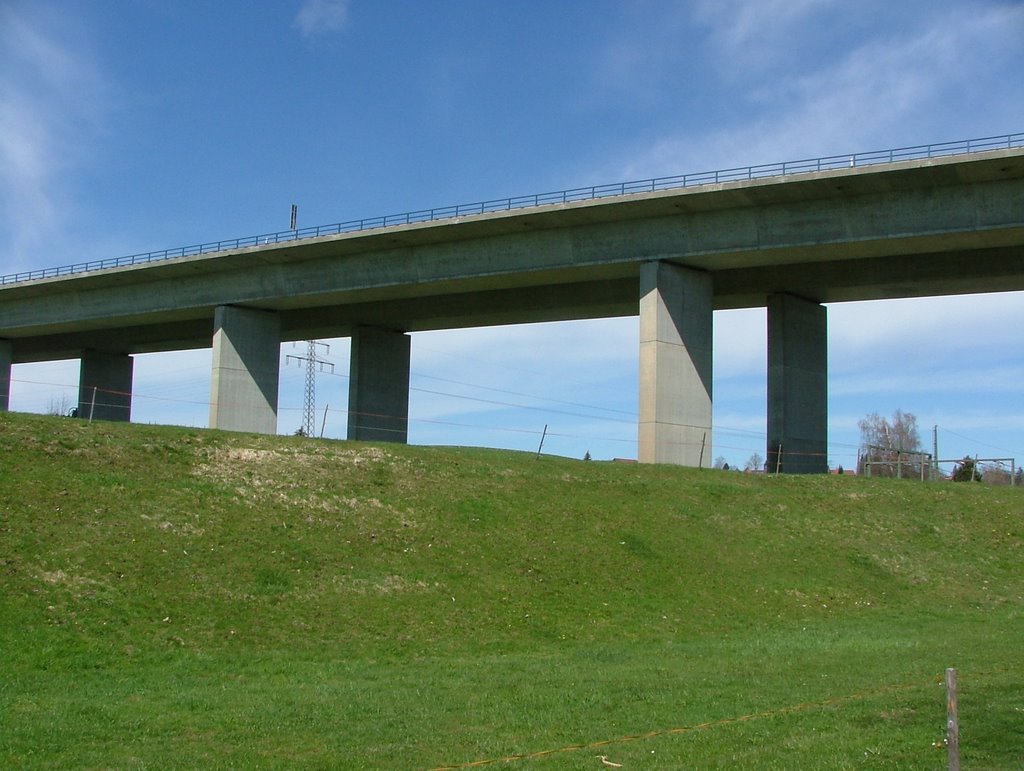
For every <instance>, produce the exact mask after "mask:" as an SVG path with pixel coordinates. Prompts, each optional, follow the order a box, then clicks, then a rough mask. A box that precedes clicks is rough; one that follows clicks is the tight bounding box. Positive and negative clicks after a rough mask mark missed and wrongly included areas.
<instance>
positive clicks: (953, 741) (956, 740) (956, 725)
mask: <svg viewBox="0 0 1024 771" xmlns="http://www.w3.org/2000/svg"><path fill="white" fill-rule="evenodd" d="M946 749H947V750H948V751H949V771H960V718H959V716H958V715H957V703H956V670H955V669H952V668H950V669H947V670H946Z"/></svg>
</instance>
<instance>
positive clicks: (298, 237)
mask: <svg viewBox="0 0 1024 771" xmlns="http://www.w3.org/2000/svg"><path fill="white" fill-rule="evenodd" d="M1015 147H1024V133H1020V134H1004V135H1002V136H994V137H983V138H980V139H965V140H960V141H958V142H940V143H938V144H931V145H915V146H913V147H899V148H895V149H892V150H875V151H872V152H866V153H852V154H846V155H830V156H826V157H824V158H808V159H804V160H798V161H784V162H782V163H766V164H761V165H759V166H742V167H737V168H733V169H718V170H716V171H702V172H698V173H696V174H682V175H678V176H674V177H656V178H654V179H645V180H636V181H633V182H618V183H614V184H607V185H591V186H590V187H577V188H572V189H569V190H559V191H556V192H550V193H535V194H533V195H521V196H514V197H512V198H498V199H494V200H491V201H481V202H479V203H470V204H458V205H456V206H441V207H438V208H435V209H420V210H418V211H410V212H404V213H402V214H389V215H386V216H384V217H369V218H366V219H359V220H349V221H348V222H339V223H335V224H333V225H316V226H312V227H307V228H299V229H297V230H279V231H277V232H275V233H264V234H261V235H255V236H244V237H242V238H231V239H226V240H223V241H209V242H207V243H203V244H194V245H192V246H179V247H175V248H173V249H164V250H162V251H158V252H143V253H140V254H131V255H128V256H125V257H112V258H109V259H105V260H92V261H90V262H79V263H75V264H74V265H63V266H61V267H58V268H43V269H41V270H29V271H23V272H21V273H10V274H8V275H5V276H0V285H4V284H14V283H18V282H21V281H35V280H38V279H43V278H56V277H59V276H70V275H73V274H76V273H87V272H90V271H94V270H103V269H106V268H121V267H126V266H130V265H143V264H146V263H150V262H160V261H162V260H171V259H175V258H178V257H191V256H194V255H199V254H210V253H213V252H224V251H229V250H232V249H241V248H244V247H249V246H263V245H265V244H280V243H287V242H290V241H302V240H304V239H308V238H319V237H321V236H333V235H340V234H343V233H358V232H362V231H366V230H379V229H381V228H387V227H394V226H396V225H412V224H416V223H421V222H436V221H439V220H450V219H456V218H458V217H463V216H467V215H471V214H486V213H488V212H498V211H511V210H513V209H528V208H533V207H537V206H546V205H552V204H564V203H570V202H573V201H592V200H597V199H601V198H610V197H614V196H624V195H631V194H635V193H649V192H655V191H658V190H672V189H677V188H686V187H695V186H698V185H711V184H718V183H721V182H734V181H738V180H749V179H764V178H766V177H783V176H786V175H789V174H803V173H809V172H815V171H828V170H830V169H840V168H854V167H861V166H876V165H879V164H883V163H895V162H896V161H907V160H918V159H922V158H939V157H943V156H950V155H967V154H969V153H980V152H986V151H989V150H1002V149H1012V148H1015Z"/></svg>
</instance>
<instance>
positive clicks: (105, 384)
mask: <svg viewBox="0 0 1024 771" xmlns="http://www.w3.org/2000/svg"><path fill="white" fill-rule="evenodd" d="M134 370H135V361H134V360H133V359H132V357H131V356H129V355H128V354H126V353H108V352H106V351H93V350H88V351H82V363H81V367H80V369H79V375H78V417H80V418H86V419H88V420H117V421H123V422H128V421H130V420H131V419H132V376H133V374H134Z"/></svg>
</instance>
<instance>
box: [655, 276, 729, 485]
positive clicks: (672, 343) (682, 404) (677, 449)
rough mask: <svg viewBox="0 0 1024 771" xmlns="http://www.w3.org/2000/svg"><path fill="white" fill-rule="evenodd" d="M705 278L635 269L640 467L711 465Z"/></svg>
mask: <svg viewBox="0 0 1024 771" xmlns="http://www.w3.org/2000/svg"><path fill="white" fill-rule="evenodd" d="M712 295H713V287H712V283H711V275H710V274H709V273H705V272H703V271H699V270H693V269H691V268H684V267H680V266H678V265H672V264H670V263H665V262H648V263H645V264H644V265H642V266H641V268H640V426H639V445H638V451H637V457H638V459H639V461H640V462H641V463H673V464H676V465H679V466H710V465H711V367H712V355H711V345H712V344H711V330H712V310H713V305H712Z"/></svg>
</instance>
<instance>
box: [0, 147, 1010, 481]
mask: <svg viewBox="0 0 1024 771" xmlns="http://www.w3.org/2000/svg"><path fill="white" fill-rule="evenodd" d="M1010 290H1024V147H1021V146H1015V147H1007V148H1006V149H1000V150H991V151H985V152H970V153H966V154H961V155H954V156H948V157H938V158H918V159H913V160H905V161H894V162H891V163H881V164H878V165H873V166H868V167H859V166H853V167H849V168H833V169H828V170H823V171H810V172H801V173H795V174H784V175H780V176H775V177H768V178H762V179H738V180H731V181H726V182H717V183H715V182H712V183H709V184H703V185H696V186H691V187H685V188H682V189H668V190H654V191H645V192H636V193H627V194H624V195H616V196H611V197H605V198H599V199H595V200H583V201H566V202H557V203H551V204H542V205H538V206H531V207H529V208H519V209H511V210H502V211H495V212H483V213H479V214H470V215H466V216H457V217H451V218H449V219H444V220H439V221H424V222H409V223H402V224H399V225H392V226H386V227H380V228H377V229H374V230H366V231H360V232H352V233H338V234H332V235H325V236H319V237H312V238H305V239H303V240H299V241H291V242H286V243H270V244H255V245H251V246H240V247H236V248H230V249H227V250H225V251H220V252H215V253H203V254H195V255H190V256H183V257H179V258H176V259H167V260H163V261H160V262H152V263H148V264H137V265H127V266H121V267H114V268H107V269H101V270H95V271H89V272H84V273H78V274H73V275H67V276H57V277H51V278H41V279H35V280H28V281H19V282H16V283H10V284H3V285H0V409H7V408H8V406H9V393H10V371H11V365H12V364H16V363H23V362H38V361H47V360H57V359H68V358H80V359H81V375H80V398H79V401H80V409H81V410H83V412H84V411H86V410H87V409H88V408H89V407H90V406H91V405H90V399H91V398H92V397H91V395H92V394H93V393H95V392H97V391H98V392H100V393H107V394H108V396H109V398H106V399H102V400H101V403H100V404H98V405H96V407H95V410H96V412H95V415H96V417H101V418H106V419H114V420H128V419H129V418H130V411H131V396H130V394H131V388H132V372H133V364H132V358H131V357H132V354H136V353H143V352H153V351H169V350H180V349H191V348H208V347H210V346H211V345H212V348H213V372H212V387H211V407H210V426H211V427H213V428H222V429H228V430H238V431H255V432H264V433H273V432H276V430H277V395H278V377H279V371H278V370H279V361H280V355H279V349H280V344H281V343H282V342H283V341H292V340H306V339H312V338H319V337H344V336H351V338H352V358H351V363H350V375H351V378H350V391H349V427H348V436H349V438H350V439H370V440H387V441H405V440H406V437H407V426H408V399H409V394H408V386H409V361H410V345H411V343H410V337H409V334H408V333H410V332H415V331H422V330H434V329H451V328H459V327H470V326H484V325H495V324H519V323H527V322H537V321H555V320H566V319H584V318H600V317H611V316H636V315H638V314H639V316H640V340H639V357H640V384H639V388H640V418H639V427H638V436H639V445H638V455H639V459H640V461H641V462H657V463H675V464H681V465H690V466H696V465H698V464H699V463H700V462H701V457H703V458H704V459H705V460H706V459H709V458H711V457H712V452H711V448H710V436H711V422H712V420H711V419H712V389H711V375H712V359H713V351H712V342H711V340H712V335H711V330H712V314H713V311H714V310H716V309H726V308H746V307H767V314H768V426H767V436H768V447H767V448H766V451H767V453H766V454H767V456H768V458H769V462H770V463H771V464H777V465H778V466H779V467H780V468H781V470H782V471H785V472H816V471H824V470H825V469H826V453H827V393H828V385H827V381H828V366H827V339H826V338H827V335H826V324H827V318H826V315H827V313H826V309H825V307H824V305H823V304H824V303H830V302H841V301H848V300H872V299H883V298H904V297H922V296H937V295H947V294H964V293H974V292H996V291H1010ZM94 389H96V390H95V391H94ZM780 453H781V455H780Z"/></svg>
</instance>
